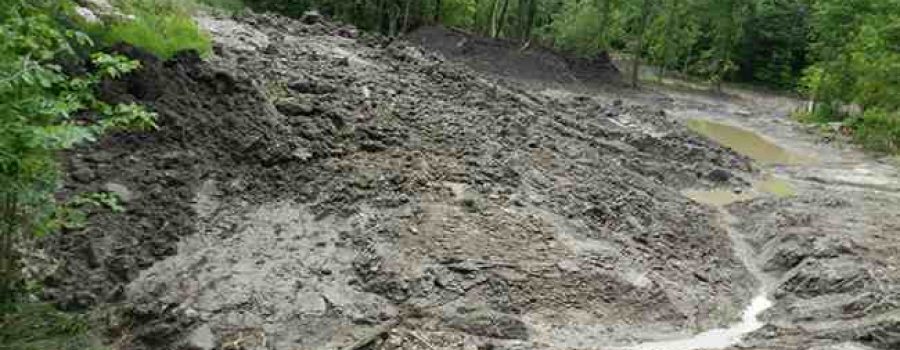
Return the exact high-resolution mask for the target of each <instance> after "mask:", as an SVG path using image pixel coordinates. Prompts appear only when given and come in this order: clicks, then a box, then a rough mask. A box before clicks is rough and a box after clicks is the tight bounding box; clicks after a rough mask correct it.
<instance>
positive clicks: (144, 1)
mask: <svg viewBox="0 0 900 350" xmlns="http://www.w3.org/2000/svg"><path fill="white" fill-rule="evenodd" d="M114 3H115V4H116V5H117V6H118V7H119V8H120V9H122V11H124V13H126V14H128V15H130V16H133V18H132V19H130V20H120V21H114V22H112V23H106V24H103V25H101V26H100V27H99V28H97V27H94V28H91V29H90V31H91V32H92V33H94V34H95V35H96V36H99V37H100V38H101V40H102V41H103V42H105V43H107V44H114V43H118V42H124V43H128V44H131V45H134V46H137V47H140V48H143V49H145V50H147V51H149V52H151V53H153V54H155V55H156V56H158V57H161V58H164V59H166V58H170V57H172V56H173V55H175V53H176V52H178V51H183V50H195V51H197V52H199V53H200V54H203V55H205V54H208V53H209V52H210V51H211V49H212V44H211V42H210V39H209V36H208V35H207V34H206V33H204V32H203V31H201V30H200V28H198V27H197V23H195V22H194V20H193V19H192V18H191V15H190V14H191V12H192V11H193V9H194V6H195V4H194V3H193V2H191V1H177V0H119V1H115V2H114Z"/></svg>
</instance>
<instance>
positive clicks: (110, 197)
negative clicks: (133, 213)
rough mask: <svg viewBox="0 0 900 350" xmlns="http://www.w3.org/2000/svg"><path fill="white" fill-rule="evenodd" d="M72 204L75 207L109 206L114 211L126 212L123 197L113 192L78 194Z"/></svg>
mask: <svg viewBox="0 0 900 350" xmlns="http://www.w3.org/2000/svg"><path fill="white" fill-rule="evenodd" d="M70 204H71V205H73V206H75V207H84V206H94V207H101V208H107V209H109V210H112V211H113V212H114V213H122V212H125V207H123V206H122V199H121V198H119V195H117V194H115V193H112V192H90V193H82V194H80V195H78V196H76V197H75V199H73V200H72V202H71V203H70Z"/></svg>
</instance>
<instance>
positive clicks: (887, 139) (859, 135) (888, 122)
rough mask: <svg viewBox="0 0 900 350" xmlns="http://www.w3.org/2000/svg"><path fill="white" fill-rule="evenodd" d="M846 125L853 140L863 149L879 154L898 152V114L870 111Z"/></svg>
mask: <svg viewBox="0 0 900 350" xmlns="http://www.w3.org/2000/svg"><path fill="white" fill-rule="evenodd" d="M848 124H849V125H850V127H851V128H852V129H853V131H854V134H853V136H854V138H855V139H856V140H857V141H858V142H859V143H860V144H862V145H863V147H866V148H868V149H871V150H875V151H881V152H890V153H897V152H900V112H894V113H890V112H886V111H884V110H880V109H870V110H867V111H866V112H865V113H863V115H862V116H861V117H857V118H853V119H851V120H850V121H849V123H848Z"/></svg>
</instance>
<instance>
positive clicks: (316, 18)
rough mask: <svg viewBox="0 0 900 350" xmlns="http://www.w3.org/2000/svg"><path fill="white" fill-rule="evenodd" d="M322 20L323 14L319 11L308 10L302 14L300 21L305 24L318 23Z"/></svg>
mask: <svg viewBox="0 0 900 350" xmlns="http://www.w3.org/2000/svg"><path fill="white" fill-rule="evenodd" d="M321 21H322V14H321V13H319V11H306V12H304V13H303V15H302V16H300V22H303V24H307V25H309V24H316V23H319V22H321Z"/></svg>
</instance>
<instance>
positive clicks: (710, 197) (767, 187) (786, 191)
mask: <svg viewBox="0 0 900 350" xmlns="http://www.w3.org/2000/svg"><path fill="white" fill-rule="evenodd" d="M683 194H684V196H685V197H688V198H690V199H692V200H694V201H695V202H697V203H702V204H707V205H711V206H714V207H721V206H725V205H729V204H731V203H737V202H743V201H749V200H751V199H755V198H758V197H760V196H763V195H772V196H775V197H779V198H786V197H791V196H794V195H795V194H796V192H795V191H794V188H793V187H792V186H791V184H789V183H788V182H787V181H784V180H781V179H777V178H774V177H767V178H766V179H764V180H761V181H757V182H755V183H753V188H752V189H750V190H746V191H741V192H736V191H734V190H731V189H714V190H687V191H684V192H683Z"/></svg>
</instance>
